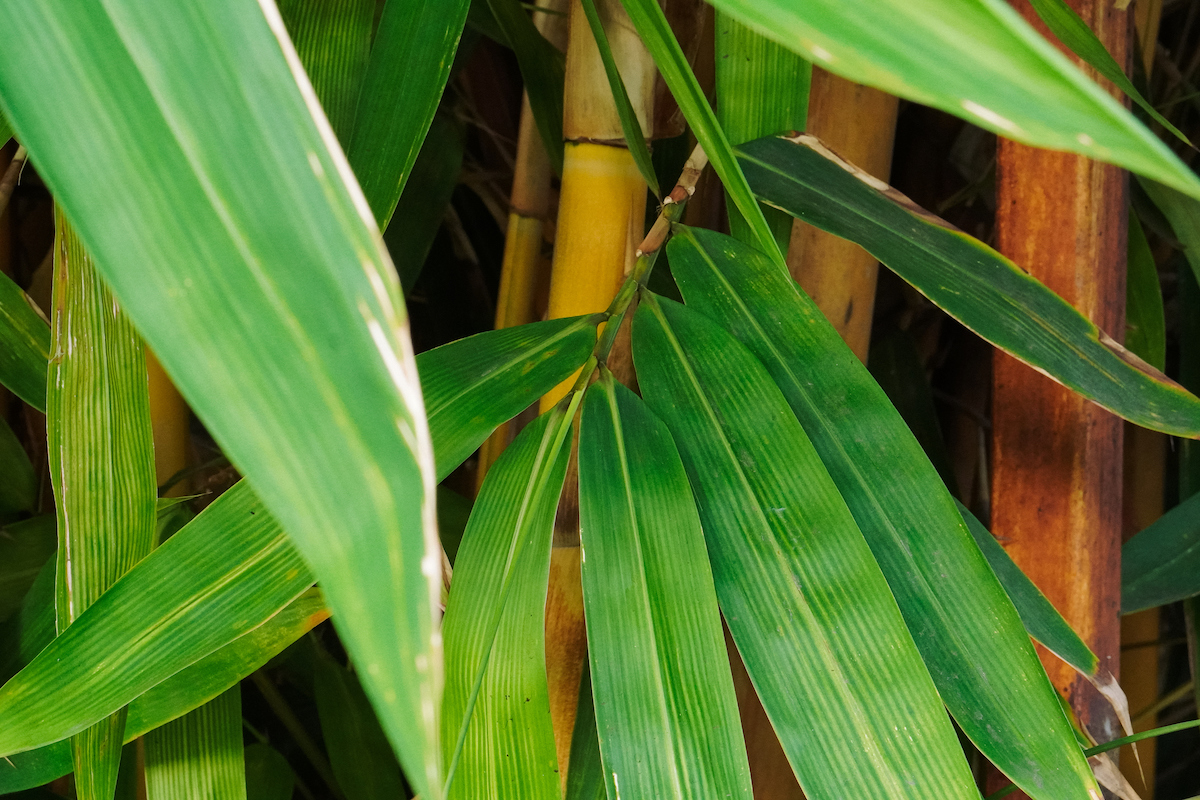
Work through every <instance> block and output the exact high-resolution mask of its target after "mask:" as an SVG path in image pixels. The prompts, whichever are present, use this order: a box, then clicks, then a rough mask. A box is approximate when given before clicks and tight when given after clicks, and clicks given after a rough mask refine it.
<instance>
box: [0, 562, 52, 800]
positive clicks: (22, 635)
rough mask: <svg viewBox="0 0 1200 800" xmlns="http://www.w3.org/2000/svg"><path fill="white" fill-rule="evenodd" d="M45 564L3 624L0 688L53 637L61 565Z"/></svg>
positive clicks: (0, 642)
mask: <svg viewBox="0 0 1200 800" xmlns="http://www.w3.org/2000/svg"><path fill="white" fill-rule="evenodd" d="M45 562H46V563H45V564H43V565H42V568H41V570H39V571H38V574H37V577H36V578H35V579H34V581H33V585H32V586H30V587H29V591H28V592H26V593H25V597H24V598H23V599H22V600H21V607H20V608H19V609H18V610H17V613H16V614H13V615H12V617H10V618H9V619H6V620H5V621H4V622H3V623H0V685H3V684H4V683H7V682H8V679H9V678H11V677H12V676H13V675H16V674H17V673H18V672H20V670H21V668H22V667H24V666H25V665H26V664H28V663H29V662H30V661H32V660H33V657H34V656H36V655H37V654H38V653H40V652H41V651H42V648H44V647H45V646H46V645H48V644H50V641H51V640H52V639H53V638H54V573H55V570H56V568H57V566H58V565H57V564H56V563H55V562H54V559H52V558H49V557H47V558H46V559H45ZM0 793H2V792H0Z"/></svg>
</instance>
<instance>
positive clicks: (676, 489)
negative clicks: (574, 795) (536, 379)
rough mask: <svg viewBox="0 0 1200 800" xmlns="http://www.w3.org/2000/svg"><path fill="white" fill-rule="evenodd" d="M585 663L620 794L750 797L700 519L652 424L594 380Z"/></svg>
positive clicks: (644, 411)
mask: <svg viewBox="0 0 1200 800" xmlns="http://www.w3.org/2000/svg"><path fill="white" fill-rule="evenodd" d="M579 513H580V538H581V547H582V548H583V567H582V570H583V600H584V610H585V611H586V614H587V628H588V660H589V662H590V663H591V674H592V695H593V697H594V698H595V708H596V724H597V727H598V730H599V734H600V752H601V755H602V757H603V759H604V770H605V774H606V776H607V775H610V774H611V776H612V779H611V780H612V786H613V789H614V793H615V794H617V796H620V795H621V794H622V793H623V794H624V795H625V796H627V797H656V798H677V800H687V799H688V798H692V797H729V798H739V797H740V798H745V799H746V800H748V799H749V798H750V797H751V796H752V792H751V788H750V766H749V764H748V762H747V759H746V743H745V742H744V741H743V740H742V736H741V725H740V722H739V720H738V708H737V698H736V696H735V694H734V689H733V678H732V676H731V675H730V672H729V656H728V654H727V653H726V650H725V638H724V636H723V634H722V633H721V622H720V612H719V611H718V609H717V595H716V591H715V590H714V588H713V583H712V572H711V570H710V569H709V564H708V553H707V551H706V550H705V549H704V533H703V531H702V530H701V529H700V517H699V515H698V514H697V513H696V505H695V502H694V501H693V500H692V493H691V490H690V489H689V487H688V479H687V474H686V473H685V472H684V469H683V464H682V463H681V462H680V460H679V454H678V452H677V451H676V449H675V443H674V442H673V441H672V440H671V434H670V433H668V432H667V429H666V426H665V425H663V423H662V422H661V421H660V420H658V419H657V418H656V417H655V416H654V415H653V414H652V413H651V412H650V410H649V409H648V408H646V406H645V405H644V404H643V403H642V401H641V399H639V398H638V397H637V395H635V394H634V393H633V392H631V391H630V390H629V389H626V388H625V387H624V386H622V385H620V384H618V383H616V381H614V380H613V378H612V375H611V374H609V373H607V372H605V373H603V375H602V377H601V379H600V381H599V382H597V383H596V384H594V385H593V386H592V388H591V389H590V390H589V391H588V396H587V400H586V401H585V402H584V406H583V417H582V424H581V432H580V435H579Z"/></svg>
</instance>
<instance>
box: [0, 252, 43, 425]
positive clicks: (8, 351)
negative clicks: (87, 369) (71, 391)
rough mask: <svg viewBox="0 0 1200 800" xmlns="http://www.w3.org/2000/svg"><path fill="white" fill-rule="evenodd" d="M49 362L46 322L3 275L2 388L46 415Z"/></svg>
mask: <svg viewBox="0 0 1200 800" xmlns="http://www.w3.org/2000/svg"><path fill="white" fill-rule="evenodd" d="M49 358H50V326H49V325H47V324H46V318H45V317H43V316H42V313H41V311H40V310H39V309H38V308H37V307H36V306H35V305H34V303H33V301H32V300H30V299H29V295H27V294H25V292H23V291H21V287H19V286H17V284H15V283H13V280H12V278H10V277H8V276H7V275H4V274H0V384H4V386H5V388H7V389H8V390H9V391H11V392H12V393H13V394H15V395H16V396H17V397H19V398H21V399H22V400H24V401H25V402H26V403H28V404H29V405H31V406H33V407H34V408H36V409H37V410H38V411H42V412H44V411H45V410H46V362H47V361H48V360H49Z"/></svg>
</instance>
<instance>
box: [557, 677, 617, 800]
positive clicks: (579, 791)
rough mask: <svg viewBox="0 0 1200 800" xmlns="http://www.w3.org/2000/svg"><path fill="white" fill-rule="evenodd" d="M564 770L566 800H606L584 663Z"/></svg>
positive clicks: (588, 681) (601, 764) (590, 679)
mask: <svg viewBox="0 0 1200 800" xmlns="http://www.w3.org/2000/svg"><path fill="white" fill-rule="evenodd" d="M569 758H570V764H569V766H568V769H567V790H566V792H565V793H564V797H565V798H566V800H606V798H607V797H608V790H607V788H606V786H605V781H604V778H605V775H604V763H603V762H602V761H601V760H600V740H599V736H598V735H597V732H596V709H595V706H594V705H593V703H592V674H591V670H589V669H588V666H587V663H586V662H585V663H584V665H583V675H582V677H581V679H580V683H579V705H578V706H577V707H576V710H575V728H574V729H573V730H572V732H571V755H570V756H569Z"/></svg>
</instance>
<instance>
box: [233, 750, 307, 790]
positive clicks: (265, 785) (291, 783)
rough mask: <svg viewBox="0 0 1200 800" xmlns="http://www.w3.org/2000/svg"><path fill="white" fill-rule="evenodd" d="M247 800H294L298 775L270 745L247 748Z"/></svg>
mask: <svg viewBox="0 0 1200 800" xmlns="http://www.w3.org/2000/svg"><path fill="white" fill-rule="evenodd" d="M245 760H246V800H292V794H293V793H294V791H295V789H296V774H295V773H294V772H292V767H291V765H290V764H288V762H287V759H286V758H284V757H283V756H282V755H280V753H279V751H278V750H276V749H275V748H273V747H271V746H270V745H269V744H264V743H262V742H256V743H254V744H252V745H250V746H249V747H247V748H246V754H245Z"/></svg>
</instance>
